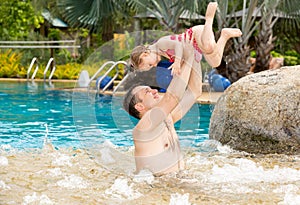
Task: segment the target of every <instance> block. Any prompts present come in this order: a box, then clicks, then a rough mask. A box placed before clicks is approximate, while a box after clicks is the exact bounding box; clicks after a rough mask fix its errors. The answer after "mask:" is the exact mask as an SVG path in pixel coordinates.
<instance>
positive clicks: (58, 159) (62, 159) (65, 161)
mask: <svg viewBox="0 0 300 205" xmlns="http://www.w3.org/2000/svg"><path fill="white" fill-rule="evenodd" d="M53 157H54V158H55V159H54V160H53V164H54V165H57V166H65V165H67V166H69V167H71V166H72V163H71V162H70V159H71V158H70V157H69V156H67V155H64V154H58V156H57V154H53Z"/></svg>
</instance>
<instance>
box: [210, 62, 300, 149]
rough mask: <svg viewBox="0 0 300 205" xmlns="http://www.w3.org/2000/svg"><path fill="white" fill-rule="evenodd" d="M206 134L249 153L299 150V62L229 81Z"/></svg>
mask: <svg viewBox="0 0 300 205" xmlns="http://www.w3.org/2000/svg"><path fill="white" fill-rule="evenodd" d="M209 135H210V138H211V139H215V140H218V141H220V142H221V143H222V144H227V145H229V146H230V147H232V148H233V149H236V150H241V151H246V152H248V153H262V154H268V153H285V154H300V66H293V67H282V68H280V69H276V70H267V71H263V72H260V73H255V74H251V75H248V76H245V77H244V78H241V79H240V80H238V81H237V82H235V83H234V84H232V85H231V86H230V87H229V88H228V89H227V90H226V91H225V92H224V94H223V95H222V96H221V97H220V98H219V100H218V102H217V104H216V106H215V109H214V111H213V114H212V117H211V122H210V134H209Z"/></svg>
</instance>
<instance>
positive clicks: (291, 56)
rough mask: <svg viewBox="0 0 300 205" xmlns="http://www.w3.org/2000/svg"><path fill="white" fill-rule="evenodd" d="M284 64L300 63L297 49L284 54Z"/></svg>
mask: <svg viewBox="0 0 300 205" xmlns="http://www.w3.org/2000/svg"><path fill="white" fill-rule="evenodd" d="M284 65H287V66H294V65H300V54H299V53H297V52H296V51H295V50H289V51H287V52H285V54H284Z"/></svg>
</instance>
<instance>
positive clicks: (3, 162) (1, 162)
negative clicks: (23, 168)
mask: <svg viewBox="0 0 300 205" xmlns="http://www.w3.org/2000/svg"><path fill="white" fill-rule="evenodd" d="M7 165H8V159H7V158H6V157H4V156H0V166H7Z"/></svg>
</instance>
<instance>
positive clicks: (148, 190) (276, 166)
mask: <svg viewBox="0 0 300 205" xmlns="http://www.w3.org/2000/svg"><path fill="white" fill-rule="evenodd" d="M203 145H205V146H208V145H207V144H203ZM218 146H220V145H218ZM218 146H216V144H214V147H213V149H210V151H207V150H209V149H208V148H207V147H205V150H206V151H205V152H202V151H201V152H199V151H198V150H201V149H203V148H200V149H198V150H197V148H195V149H194V150H192V149H189V150H183V152H184V154H185V161H186V169H185V170H183V171H180V172H178V173H172V174H169V175H165V176H161V177H154V176H153V175H152V174H151V173H150V172H149V171H147V170H143V172H140V173H138V174H135V173H134V170H135V164H134V158H133V151H134V149H133V147H127V148H124V147H122V148H121V147H118V146H115V145H113V144H112V143H109V142H105V143H103V144H102V145H99V146H95V147H91V148H89V149H71V148H61V149H54V148H53V146H52V145H51V144H47V146H45V147H44V148H43V149H26V150H22V151H21V150H14V149H13V148H11V147H0V179H1V180H0V191H1V195H0V201H1V203H3V204H79V203H83V202H84V203H85V204H129V205H130V204H257V203H261V204H282V205H283V204H293V203H294V202H296V201H299V197H300V189H299V187H300V181H299V179H300V158H299V156H286V155H265V156H255V155H249V154H247V153H239V152H234V151H232V150H231V151H228V150H227V151H228V152H220V151H219V150H218V149H221V150H222V148H220V147H219V148H217V147H218ZM294 204H295V203H294Z"/></svg>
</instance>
